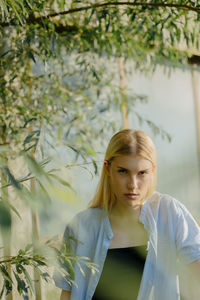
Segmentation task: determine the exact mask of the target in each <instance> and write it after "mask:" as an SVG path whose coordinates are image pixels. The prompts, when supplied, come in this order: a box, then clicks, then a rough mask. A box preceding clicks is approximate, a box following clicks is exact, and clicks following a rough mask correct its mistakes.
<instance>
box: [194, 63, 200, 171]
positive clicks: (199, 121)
mask: <svg viewBox="0 0 200 300" xmlns="http://www.w3.org/2000/svg"><path fill="white" fill-rule="evenodd" d="M196 67H197V65H193V66H192V87H193V95H194V109H195V120H196V132H197V147H198V149H197V151H198V162H199V172H200V115H199V114H200V111H199V85H198V71H197V70H195V69H196Z"/></svg>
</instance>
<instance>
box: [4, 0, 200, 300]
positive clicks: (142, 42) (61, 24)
mask: <svg viewBox="0 0 200 300" xmlns="http://www.w3.org/2000/svg"><path fill="white" fill-rule="evenodd" d="M0 15H1V20H0V29H1V32H0V96H1V104H0V169H1V185H2V195H1V196H2V197H1V199H0V200H1V201H0V216H1V218H0V225H1V228H3V230H7V229H10V228H11V226H12V218H11V211H13V212H14V213H16V214H17V215H18V216H19V217H20V215H19V213H18V211H17V210H16V208H15V207H14V206H12V205H11V204H10V202H9V192H10V186H12V187H13V188H14V190H15V193H16V194H17V195H18V196H19V197H21V198H22V199H23V201H25V203H26V204H27V205H29V206H30V207H31V209H32V210H35V211H37V210H38V209H40V205H46V204H47V203H49V202H50V198H51V195H50V194H49V190H48V187H49V186H51V187H52V186H54V185H55V182H58V181H59V183H60V184H62V185H64V186H66V187H67V189H69V190H70V189H71V186H70V184H69V183H68V182H66V181H65V180H63V179H62V178H59V176H57V174H56V170H54V169H51V168H50V169H48V162H49V158H48V157H47V155H46V153H44V148H43V147H44V146H43V143H42V140H41V133H42V132H43V133H44V136H48V137H49V136H50V137H51V139H50V138H47V139H46V141H45V142H46V143H48V145H49V146H50V147H57V146H58V145H60V144H61V145H64V146H65V147H67V148H68V149H71V150H72V151H73V152H74V154H75V161H76V160H77V159H78V158H79V157H80V158H81V162H82V161H83V160H84V162H86V161H87V160H88V159H89V160H90V161H91V162H92V163H93V166H94V171H95V172H97V163H96V157H97V156H96V149H99V148H101V147H102V146H103V145H104V137H105V136H107V135H108V133H109V132H113V131H115V130H116V129H119V124H118V123H119V122H118V121H117V120H115V119H113V118H112V115H111V111H113V110H114V111H118V110H119V108H120V106H121V97H120V96H119V95H120V88H119V84H118V81H119V75H118V58H119V57H121V56H123V57H124V58H125V60H126V65H128V64H129V61H130V60H134V62H135V67H136V68H138V69H139V70H141V71H147V70H148V71H149V70H150V71H153V70H155V68H156V66H157V64H158V63H159V64H160V63H162V64H167V65H170V66H188V58H190V57H191V56H192V55H199V47H200V44H199V43H200V41H199V31H200V22H199V21H200V7H199V5H198V2H197V1H194V0H185V1H181V0H172V1H171V0H168V1H164V2H163V1H157V0H150V1H142V2H138V1H131V2H130V1H123V2H122V1H110V0H108V1H104V2H102V1H94V0H88V1H84V3H82V1H79V0H73V1H62V0H61V1H58V0H57V1H53V0H49V1H43V0H37V1H32V0H17V1H13V0H0ZM146 100H147V98H146V96H144V95H138V94H132V92H130V91H128V94H127V106H128V108H129V111H130V112H131V111H133V112H134V113H135V114H136V117H137V118H138V120H139V121H140V122H143V121H145V122H147V123H148V124H149V126H151V128H152V129H153V131H154V132H155V133H160V134H161V135H162V136H163V137H165V138H168V139H170V137H169V136H168V135H167V133H166V132H165V131H164V130H161V129H160V128H158V126H156V125H155V124H154V123H152V121H150V120H143V118H142V117H141V116H140V115H138V114H137V113H136V112H135V106H136V104H137V101H146ZM39 147H40V150H41V153H42V157H41V156H39V154H38V150H39ZM34 153H36V155H37V159H34V158H33V154H34ZM19 157H23V158H24V161H25V163H26V165H27V169H28V171H26V172H25V173H23V172H22V174H21V176H20V178H18V177H17V178H15V177H16V176H15V175H14V174H13V170H12V168H11V167H10V166H9V163H10V161H12V160H13V159H16V158H19ZM38 157H40V158H39V159H38ZM33 178H35V180H36V182H37V189H36V190H31V189H30V187H29V186H28V187H27V186H26V185H25V184H24V183H25V182H28V181H29V180H31V179H33ZM37 199H40V200H41V201H40V203H38V201H37ZM31 251H33V248H29V246H28V247H27V248H26V249H25V250H19V253H18V255H16V256H12V257H10V258H4V259H3V262H0V269H1V270H0V273H1V274H2V275H3V277H4V287H3V290H2V293H4V292H5V293H7V292H9V291H10V290H11V289H12V280H13V279H11V278H10V277H9V276H10V275H9V272H8V270H7V269H6V268H7V265H8V264H10V265H11V266H12V267H13V268H14V271H13V272H14V273H13V274H14V276H15V277H14V278H15V280H16V282H17V286H18V292H19V294H21V295H22V296H23V297H24V299H26V298H27V295H28V290H31V279H30V278H29V277H27V271H26V267H27V266H30V265H32V266H34V267H35V268H40V266H47V265H48V264H47V262H46V257H44V256H38V257H37V255H36V254H35V252H31ZM34 251H35V249H34ZM56 253H57V254H58V255H63V254H61V253H59V252H56ZM35 255H36V256H35ZM38 255H39V254H38ZM37 259H38V261H37ZM64 259H65V258H64V257H61V260H64ZM70 259H72V258H70ZM6 262H7V263H8V264H6ZM69 264H71V262H69ZM17 266H18V267H17ZM42 274H45V273H41V275H42ZM42 276H43V277H44V279H47V278H48V277H47V276H46V275H42Z"/></svg>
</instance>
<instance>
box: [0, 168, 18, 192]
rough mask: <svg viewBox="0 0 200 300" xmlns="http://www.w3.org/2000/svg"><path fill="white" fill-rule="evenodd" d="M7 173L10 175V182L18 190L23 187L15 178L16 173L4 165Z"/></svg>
mask: <svg viewBox="0 0 200 300" xmlns="http://www.w3.org/2000/svg"><path fill="white" fill-rule="evenodd" d="M3 169H4V171H5V173H6V174H7V175H8V179H9V181H10V183H11V184H12V185H13V186H14V187H15V188H16V189H18V190H20V189H21V186H20V184H19V182H18V181H17V180H16V179H15V177H14V175H13V174H12V173H11V171H10V170H9V168H8V167H4V168H3Z"/></svg>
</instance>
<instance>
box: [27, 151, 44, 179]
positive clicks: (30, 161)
mask: <svg viewBox="0 0 200 300" xmlns="http://www.w3.org/2000/svg"><path fill="white" fill-rule="evenodd" d="M24 158H25V161H26V162H27V165H28V167H29V170H30V171H31V173H32V174H34V175H35V176H36V177H37V176H38V177H40V176H46V174H45V172H44V170H43V168H42V167H41V166H40V164H39V163H38V162H37V161H36V160H35V159H34V157H33V156H31V155H29V154H25V155H24Z"/></svg>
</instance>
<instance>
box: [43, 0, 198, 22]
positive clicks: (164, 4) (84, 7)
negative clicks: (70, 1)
mask: <svg viewBox="0 0 200 300" xmlns="http://www.w3.org/2000/svg"><path fill="white" fill-rule="evenodd" d="M106 6H131V7H133V6H147V7H169V8H177V9H184V10H191V11H195V12H200V6H199V5H198V6H190V5H184V4H173V3H163V2H158V3H149V2H135V3H132V2H129V1H122V2H116V1H113V2H103V3H96V4H92V5H88V6H83V7H77V8H73V9H69V10H66V11H63V12H58V13H53V14H49V15H47V16H46V17H42V18H52V17H56V16H62V15H68V14H73V13H76V12H79V11H83V10H90V9H93V8H99V7H106Z"/></svg>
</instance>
